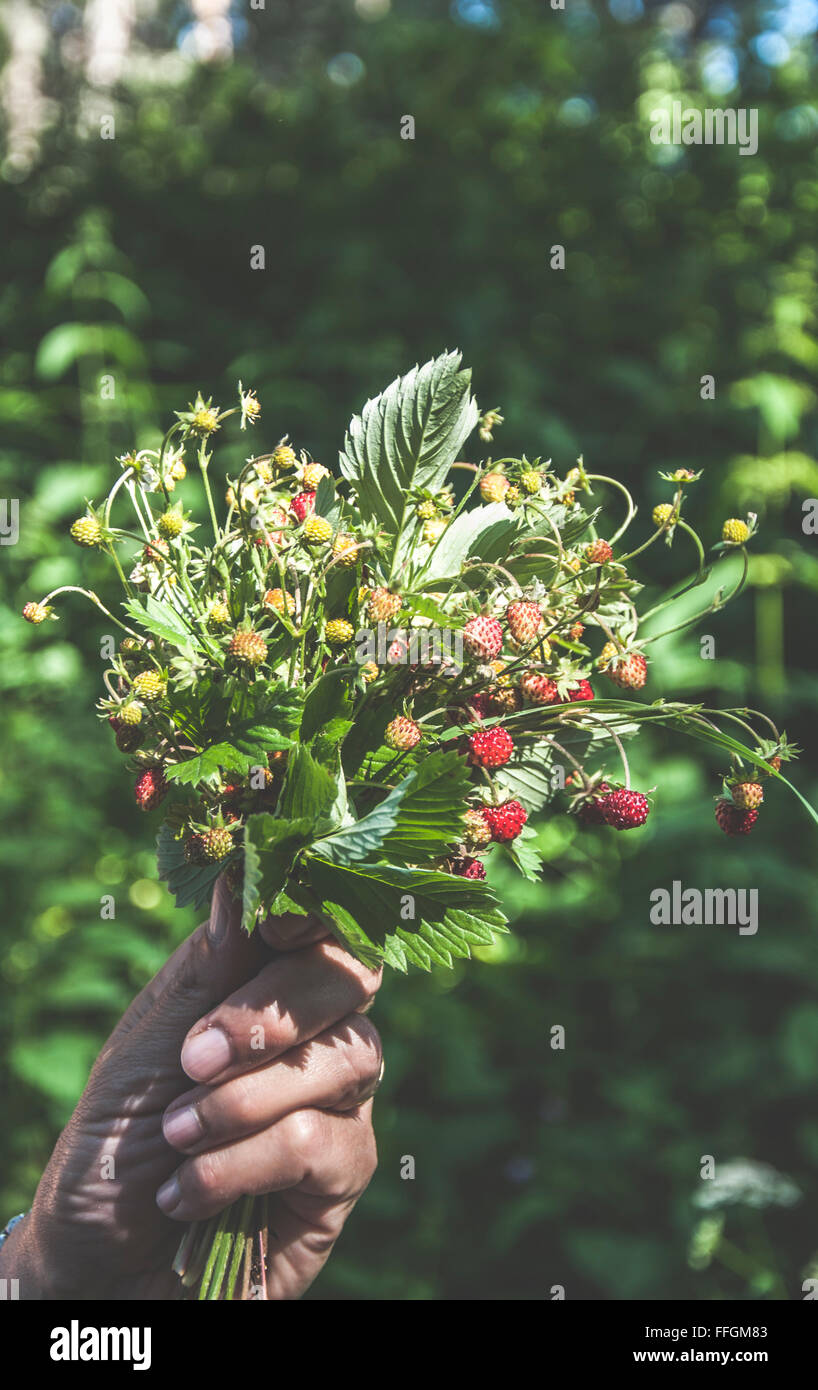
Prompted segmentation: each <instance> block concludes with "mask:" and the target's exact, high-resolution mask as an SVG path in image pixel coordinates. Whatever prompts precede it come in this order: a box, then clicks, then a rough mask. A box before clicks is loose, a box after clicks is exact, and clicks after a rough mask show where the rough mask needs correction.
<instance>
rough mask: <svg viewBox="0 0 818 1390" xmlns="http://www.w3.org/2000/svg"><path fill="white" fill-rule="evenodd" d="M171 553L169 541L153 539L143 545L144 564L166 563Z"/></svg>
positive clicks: (159, 564)
mask: <svg viewBox="0 0 818 1390" xmlns="http://www.w3.org/2000/svg"><path fill="white" fill-rule="evenodd" d="M169 555H170V549H169V547H168V543H167V541H163V540H159V541H151V543H150V545H145V546H143V547H142V563H143V565H158V566H161V565H164V563H165V561H166V560H167V559H168V557H169Z"/></svg>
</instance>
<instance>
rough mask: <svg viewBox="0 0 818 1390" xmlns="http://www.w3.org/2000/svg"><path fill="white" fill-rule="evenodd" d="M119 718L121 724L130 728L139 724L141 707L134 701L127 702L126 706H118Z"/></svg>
mask: <svg viewBox="0 0 818 1390" xmlns="http://www.w3.org/2000/svg"><path fill="white" fill-rule="evenodd" d="M119 717H120V719H121V720H122V723H123V724H130V725H131V726H133V725H135V724H141V723H142V706H141V705H138V704H137V703H136V701H135V700H128V701H127V703H126V704H124V705H120V707H119Z"/></svg>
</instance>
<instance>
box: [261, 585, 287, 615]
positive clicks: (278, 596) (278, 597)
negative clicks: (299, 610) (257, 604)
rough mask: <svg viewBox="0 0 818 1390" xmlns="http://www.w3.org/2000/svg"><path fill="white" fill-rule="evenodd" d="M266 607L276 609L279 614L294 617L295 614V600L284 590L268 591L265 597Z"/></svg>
mask: <svg viewBox="0 0 818 1390" xmlns="http://www.w3.org/2000/svg"><path fill="white" fill-rule="evenodd" d="M264 607H265V608H274V609H275V611H276V612H277V613H283V612H284V609H285V608H286V610H287V612H288V613H289V614H290V615H292V614H293V613H294V612H295V599H294V598H293V596H292V594H285V593H284V591H283V589H268V590H267V592H266V594H265V595H264Z"/></svg>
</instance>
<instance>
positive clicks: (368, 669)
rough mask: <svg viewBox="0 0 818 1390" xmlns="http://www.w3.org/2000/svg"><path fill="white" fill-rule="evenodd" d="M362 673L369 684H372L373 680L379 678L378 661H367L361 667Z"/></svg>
mask: <svg viewBox="0 0 818 1390" xmlns="http://www.w3.org/2000/svg"><path fill="white" fill-rule="evenodd" d="M361 675H362V676H363V678H364V681H365V683H366V684H367V685H371V684H372V682H373V681H376V680H377V679H378V663H377V661H365V662H364V664H363V666H362V667H361Z"/></svg>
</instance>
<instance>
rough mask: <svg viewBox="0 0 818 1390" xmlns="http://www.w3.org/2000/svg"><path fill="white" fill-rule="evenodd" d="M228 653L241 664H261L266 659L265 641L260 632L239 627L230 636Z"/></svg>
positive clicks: (251, 665)
mask: <svg viewBox="0 0 818 1390" xmlns="http://www.w3.org/2000/svg"><path fill="white" fill-rule="evenodd" d="M227 650H228V653H229V655H230V656H232V658H233V660H234V661H239V662H241V664H242V665H243V666H250V667H255V666H261V665H262V663H263V662H265V661H266V660H267V643H266V642H265V640H264V638H263V637H262V635H261V633H260V632H253V631H252V630H250V631H247V630H246V629H239V631H238V632H234V633H233V636H232V637H231V638H230V642H229V644H228V647H227Z"/></svg>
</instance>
